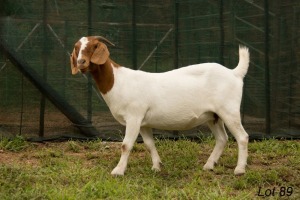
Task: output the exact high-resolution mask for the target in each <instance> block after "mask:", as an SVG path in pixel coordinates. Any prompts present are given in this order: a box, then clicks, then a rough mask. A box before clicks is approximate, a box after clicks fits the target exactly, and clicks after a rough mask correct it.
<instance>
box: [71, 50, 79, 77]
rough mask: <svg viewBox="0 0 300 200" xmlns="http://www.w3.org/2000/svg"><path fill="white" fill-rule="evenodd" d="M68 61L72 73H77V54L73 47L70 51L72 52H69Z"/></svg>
mask: <svg viewBox="0 0 300 200" xmlns="http://www.w3.org/2000/svg"><path fill="white" fill-rule="evenodd" d="M70 62H71V71H72V74H73V75H75V74H77V73H78V68H77V55H76V51H75V48H74V49H73V52H72V54H71V57H70Z"/></svg>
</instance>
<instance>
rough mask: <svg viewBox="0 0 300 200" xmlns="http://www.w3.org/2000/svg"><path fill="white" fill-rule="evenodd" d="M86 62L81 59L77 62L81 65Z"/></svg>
mask: <svg viewBox="0 0 300 200" xmlns="http://www.w3.org/2000/svg"><path fill="white" fill-rule="evenodd" d="M85 62H86V61H85V59H80V60H78V61H77V63H78V64H80V65H82V64H84V63H85Z"/></svg>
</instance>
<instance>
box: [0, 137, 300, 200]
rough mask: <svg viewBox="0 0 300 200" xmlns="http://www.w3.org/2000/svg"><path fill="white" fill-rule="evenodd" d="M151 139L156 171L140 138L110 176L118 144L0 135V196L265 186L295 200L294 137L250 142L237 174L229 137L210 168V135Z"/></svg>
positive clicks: (297, 151)
mask: <svg viewBox="0 0 300 200" xmlns="http://www.w3.org/2000/svg"><path fill="white" fill-rule="evenodd" d="M156 143H157V148H158V151H159V153H160V155H161V158H162V160H163V162H164V165H163V168H162V171H161V172H156V173H155V172H152V171H151V165H152V164H151V158H150V155H149V153H148V152H147V151H146V149H145V147H144V145H143V144H136V145H135V147H134V149H133V152H132V154H131V156H130V160H129V165H128V169H127V171H126V174H125V176H124V177H112V176H111V175H110V172H111V170H112V169H113V168H114V166H115V165H116V164H117V162H118V160H119V157H120V144H119V143H107V142H102V141H100V140H98V141H90V142H80V141H68V142H62V143H43V144H42V143H28V142H26V141H25V140H24V139H22V138H21V137H17V138H15V139H14V140H6V139H2V140H1V141H0V199H2V200H5V199H22V200H23V199H53V200H54V199H55V200H57V199H68V200H69V199H262V198H265V197H263V196H264V195H265V194H267V195H268V194H269V192H270V197H267V199H282V198H283V199H284V198H289V199H300V194H299V192H300V189H299V188H300V156H299V155H300V143H299V141H279V140H265V141H261V142H252V143H250V144H249V155H250V156H249V162H248V163H249V165H248V169H247V173H246V174H245V175H243V176H234V175H233V170H234V168H235V165H236V161H237V145H236V143H235V142H234V141H230V142H229V143H228V146H227V148H226V150H225V152H224V154H223V156H222V157H221V159H220V162H219V164H218V165H217V166H216V168H215V170H214V171H213V172H207V171H203V170H202V166H203V165H204V164H205V162H206V159H207V158H208V157H209V154H210V152H211V150H212V148H213V145H214V140H213V139H211V138H206V139H204V141H203V142H201V143H196V142H192V141H188V140H185V139H182V140H179V141H176V142H175V141H169V140H160V141H157V142H156ZM273 190H274V195H272V194H271V191H273ZM280 191H281V193H280ZM291 191H292V194H291V195H290V196H289V197H288V194H290V193H291ZM259 195H262V196H259ZM280 195H282V196H283V197H281V196H280Z"/></svg>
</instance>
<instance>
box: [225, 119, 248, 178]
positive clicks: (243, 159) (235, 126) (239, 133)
mask: <svg viewBox="0 0 300 200" xmlns="http://www.w3.org/2000/svg"><path fill="white" fill-rule="evenodd" d="M230 116H231V117H230ZM232 116H234V115H227V118H223V119H224V122H225V125H226V126H227V128H228V129H229V131H230V132H231V134H232V135H233V136H234V138H235V140H236V141H237V144H238V148H239V152H238V162H237V166H236V168H235V170H234V174H235V175H242V174H244V173H245V172H246V170H245V168H246V165H247V158H248V140H249V136H248V134H247V132H246V131H245V130H244V127H243V126H242V123H241V119H240V116H239V115H235V117H232Z"/></svg>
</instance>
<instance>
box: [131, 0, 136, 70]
mask: <svg viewBox="0 0 300 200" xmlns="http://www.w3.org/2000/svg"><path fill="white" fill-rule="evenodd" d="M131 23H132V68H133V69H135V70H136V69H137V55H136V54H137V51H136V1H135V0H132V22H131Z"/></svg>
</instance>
